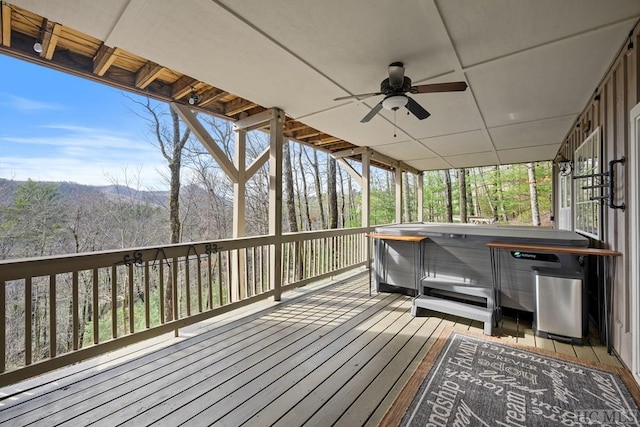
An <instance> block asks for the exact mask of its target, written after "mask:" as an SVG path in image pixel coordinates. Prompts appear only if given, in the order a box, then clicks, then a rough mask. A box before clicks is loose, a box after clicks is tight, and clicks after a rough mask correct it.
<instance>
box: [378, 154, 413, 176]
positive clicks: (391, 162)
mask: <svg viewBox="0 0 640 427" xmlns="http://www.w3.org/2000/svg"><path fill="white" fill-rule="evenodd" d="M370 153H371V160H374V159H375V160H377V161H378V162H380V163H382V164H385V165H387V166H391V167H393V168H394V169H402V170H405V171H407V172H411V173H413V174H419V173H420V172H421V171H419V170H418V169H416V168H414V167H413V166H409V165H408V164H406V163H404V162H401V161H398V160H396V159H394V158H391V157H389V156H385V155H384V154H382V153H378V152H377V151H375V150H370Z"/></svg>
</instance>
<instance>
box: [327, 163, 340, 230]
mask: <svg viewBox="0 0 640 427" xmlns="http://www.w3.org/2000/svg"><path fill="white" fill-rule="evenodd" d="M336 173H337V171H336V160H335V159H334V158H333V157H329V164H328V167H327V194H328V197H329V224H328V225H329V229H334V228H338V192H337V189H336Z"/></svg>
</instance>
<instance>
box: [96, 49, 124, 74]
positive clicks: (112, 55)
mask: <svg viewBox="0 0 640 427" xmlns="http://www.w3.org/2000/svg"><path fill="white" fill-rule="evenodd" d="M118 51H119V49H118V48H117V47H109V46H107V45H106V44H104V43H103V44H102V45H101V46H100V48H99V49H98V53H96V56H94V57H93V74H95V75H97V76H104V74H105V73H106V72H107V70H108V69H109V68H110V67H111V66H112V65H113V63H114V62H115V60H116V58H117V57H118Z"/></svg>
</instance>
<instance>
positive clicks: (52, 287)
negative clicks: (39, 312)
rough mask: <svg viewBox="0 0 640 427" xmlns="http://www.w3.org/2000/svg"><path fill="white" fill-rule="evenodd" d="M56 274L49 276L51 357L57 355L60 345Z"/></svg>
mask: <svg viewBox="0 0 640 427" xmlns="http://www.w3.org/2000/svg"><path fill="white" fill-rule="evenodd" d="M56 310H57V306H56V275H55V274H52V275H50V276H49V357H56V354H57V347H58V336H57V335H58V328H57V326H58V325H57V324H56V322H57V317H58V316H57V313H56Z"/></svg>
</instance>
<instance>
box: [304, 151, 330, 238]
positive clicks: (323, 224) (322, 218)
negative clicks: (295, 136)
mask: <svg viewBox="0 0 640 427" xmlns="http://www.w3.org/2000/svg"><path fill="white" fill-rule="evenodd" d="M311 152H313V161H312V162H311V164H312V165H313V180H314V183H315V187H316V197H317V199H318V210H319V211H320V228H322V229H325V228H326V227H327V219H326V217H325V216H324V204H323V203H322V184H321V182H320V166H318V152H317V151H316V150H311ZM305 155H307V154H306V151H305ZM307 160H309V161H310V159H309V157H308V155H307Z"/></svg>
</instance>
